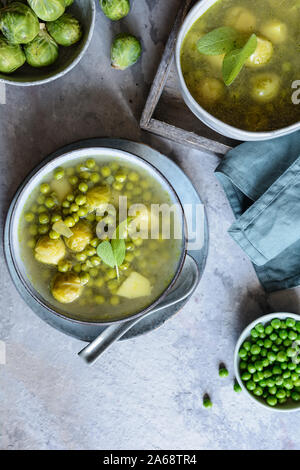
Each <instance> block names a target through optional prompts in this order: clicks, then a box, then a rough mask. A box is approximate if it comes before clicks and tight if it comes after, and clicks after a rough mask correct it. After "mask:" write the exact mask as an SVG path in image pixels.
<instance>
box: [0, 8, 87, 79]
mask: <svg viewBox="0 0 300 470" xmlns="http://www.w3.org/2000/svg"><path fill="white" fill-rule="evenodd" d="M87 1H88V2H89V4H90V7H91V13H92V21H91V24H90V28H89V33H88V35H87V38H86V42H85V45H84V46H83V48H82V50H81V51H80V53H79V54H78V56H77V57H76V59H74V60H73V62H72V63H71V64H70V65H69V66H68V67H66V68H65V69H63V70H61V71H60V72H58V73H57V74H56V75H52V76H51V77H48V78H44V79H42V80H35V81H33V82H26V81H25V82H16V81H13V80H8V79H6V78H0V83H5V84H6V85H12V86H20V87H29V86H35V85H44V84H45V83H49V82H53V81H54V80H57V79H58V78H61V77H63V76H64V75H66V74H67V73H68V72H70V71H71V70H72V69H73V68H74V67H75V66H76V65H77V64H78V62H80V60H81V59H82V57H83V56H84V54H85V53H86V50H87V48H88V47H89V45H90V43H91V40H92V36H93V33H94V28H95V21H96V5H95V2H94V0H87ZM11 76H12V77H13V75H11Z"/></svg>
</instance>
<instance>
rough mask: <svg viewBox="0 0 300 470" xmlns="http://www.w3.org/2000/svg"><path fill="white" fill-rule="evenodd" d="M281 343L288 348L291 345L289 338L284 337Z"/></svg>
mask: <svg viewBox="0 0 300 470" xmlns="http://www.w3.org/2000/svg"><path fill="white" fill-rule="evenodd" d="M283 345H284V346H285V347H287V348H288V347H289V346H291V345H292V341H291V340H290V339H285V340H284V341H283Z"/></svg>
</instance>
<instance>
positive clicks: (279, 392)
mask: <svg viewBox="0 0 300 470" xmlns="http://www.w3.org/2000/svg"><path fill="white" fill-rule="evenodd" d="M285 397H286V393H285V390H283V389H282V388H280V389H279V390H277V393H276V398H278V399H282V398H285Z"/></svg>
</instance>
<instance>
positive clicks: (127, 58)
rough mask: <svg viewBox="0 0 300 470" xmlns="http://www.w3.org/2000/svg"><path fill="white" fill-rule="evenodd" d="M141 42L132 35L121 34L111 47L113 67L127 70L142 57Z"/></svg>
mask: <svg viewBox="0 0 300 470" xmlns="http://www.w3.org/2000/svg"><path fill="white" fill-rule="evenodd" d="M141 53H142V46H141V43H140V41H139V40H138V39H137V38H136V37H134V36H131V35H130V34H119V35H118V36H117V37H116V38H115V40H114V42H113V44H112V47H111V65H112V67H113V68H115V69H119V70H125V69H127V68H128V67H131V65H133V64H135V63H136V62H137V61H138V60H139V58H140V57H141Z"/></svg>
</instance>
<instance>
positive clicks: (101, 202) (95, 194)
mask: <svg viewBox="0 0 300 470" xmlns="http://www.w3.org/2000/svg"><path fill="white" fill-rule="evenodd" d="M109 198H110V190H109V188H108V187H107V186H94V187H93V188H91V189H89V190H88V192H87V193H86V203H87V206H88V208H89V211H94V210H96V209H99V210H101V209H103V208H104V209H105V208H106V207H107V204H108V202H109Z"/></svg>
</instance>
